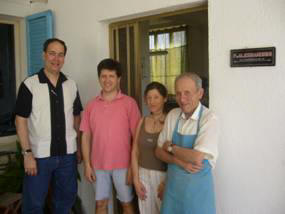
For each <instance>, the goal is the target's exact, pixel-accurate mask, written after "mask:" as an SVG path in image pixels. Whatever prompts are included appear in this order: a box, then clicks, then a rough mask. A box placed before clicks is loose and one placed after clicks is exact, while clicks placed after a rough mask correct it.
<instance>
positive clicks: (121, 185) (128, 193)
mask: <svg viewBox="0 0 285 214" xmlns="http://www.w3.org/2000/svg"><path fill="white" fill-rule="evenodd" d="M94 171H95V174H96V182H95V183H94V184H93V186H94V188H95V193H96V194H95V199H96V201H99V200H104V199H109V198H110V196H111V192H112V186H113V185H112V184H114V186H115V189H116V192H117V198H118V199H119V200H120V201H121V202H130V201H132V199H133V197H134V194H133V187H132V185H127V172H128V169H115V170H94Z"/></svg>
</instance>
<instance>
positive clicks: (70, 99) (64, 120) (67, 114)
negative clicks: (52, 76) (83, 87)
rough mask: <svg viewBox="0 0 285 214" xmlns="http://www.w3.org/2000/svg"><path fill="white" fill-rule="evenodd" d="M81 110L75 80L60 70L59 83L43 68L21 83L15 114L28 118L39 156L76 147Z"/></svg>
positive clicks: (33, 145) (31, 135) (72, 149)
mask: <svg viewBox="0 0 285 214" xmlns="http://www.w3.org/2000/svg"><path fill="white" fill-rule="evenodd" d="M81 111H82V104H81V101H80V97H79V93H78V89H77V86H76V83H75V82H74V81H73V80H71V79H69V78H68V77H67V76H65V75H64V74H63V73H61V72H60V75H59V78H58V81H57V85H56V87H54V86H53V85H52V84H51V82H50V81H49V79H48V78H47V76H46V75H45V73H44V70H43V69H41V70H40V71H39V72H38V73H37V74H35V75H33V76H31V77H28V78H27V79H26V80H25V81H24V82H22V84H21V85H20V88H19V92H18V97H17V101H16V114H17V115H19V116H21V117H25V118H28V130H29V140H30V143H31V147H32V150H33V154H34V155H35V157H37V158H42V157H49V156H59V155H65V154H71V153H74V152H75V151H76V137H77V134H76V131H75V130H74V116H77V115H80V112H81Z"/></svg>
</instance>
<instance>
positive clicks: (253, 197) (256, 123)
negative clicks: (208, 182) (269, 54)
mask: <svg viewBox="0 0 285 214" xmlns="http://www.w3.org/2000/svg"><path fill="white" fill-rule="evenodd" d="M284 11H285V1H284V0H275V1H266V0H251V1H246V0H240V1H227V0H220V1H210V2H209V55H210V56H209V72H210V104H211V107H212V108H213V109H214V110H215V111H216V112H217V114H218V115H219V117H220V119H221V123H222V136H221V144H220V159H219V162H218V165H217V169H216V172H215V174H216V190H217V199H218V204H217V205H218V213H222V214H271V213H272V214H273V213H274V214H284V213H285V205H284V198H285V186H284V181H285V155H284V151H285V131H284V130H285V123H284V119H285V110H284V106H285V99H284V97H285V85H284V81H285V63H284V57H285V44H284V38H285V16H284ZM270 46H275V47H276V66H274V67H252V68H250V67H247V68H231V67H230V60H229V54H230V49H239V48H255V47H270Z"/></svg>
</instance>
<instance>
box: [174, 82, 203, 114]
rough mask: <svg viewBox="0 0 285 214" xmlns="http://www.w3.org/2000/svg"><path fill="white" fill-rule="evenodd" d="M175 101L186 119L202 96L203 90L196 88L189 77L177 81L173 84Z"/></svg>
mask: <svg viewBox="0 0 285 214" xmlns="http://www.w3.org/2000/svg"><path fill="white" fill-rule="evenodd" d="M175 92H176V101H177V103H178V105H179V106H180V108H181V110H182V112H184V113H185V115H186V116H187V117H189V116H191V115H192V114H193V112H194V111H195V109H196V108H197V107H198V105H199V101H200V100H201V98H202V96H203V93H204V91H203V89H202V88H197V86H196V84H195V82H194V81H193V80H192V79H191V78H189V77H183V78H181V79H178V80H177V81H176V84H175Z"/></svg>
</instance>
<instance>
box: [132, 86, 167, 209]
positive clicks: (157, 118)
mask: <svg viewBox="0 0 285 214" xmlns="http://www.w3.org/2000/svg"><path fill="white" fill-rule="evenodd" d="M144 98H145V102H146V105H147V107H148V110H149V112H150V115H148V116H145V117H143V118H142V119H141V121H140V122H139V125H138V128H137V131H136V136H135V140H134V144H133V149H132V172H133V179H134V186H135V189H136V193H137V195H138V199H139V209H140V213H141V214H158V213H159V210H160V205H161V200H160V198H159V197H158V194H159V191H158V189H159V185H160V184H161V183H162V182H163V181H164V179H165V171H166V164H165V163H164V162H162V161H160V160H159V159H157V158H156V156H155V148H156V145H157V139H158V136H159V133H160V131H161V130H162V128H163V124H164V119H165V116H166V115H165V111H164V110H165V109H164V106H165V103H166V101H167V89H166V88H165V86H164V85H162V84H161V83H158V82H151V83H150V84H148V85H147V87H146V89H145V92H144Z"/></svg>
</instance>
